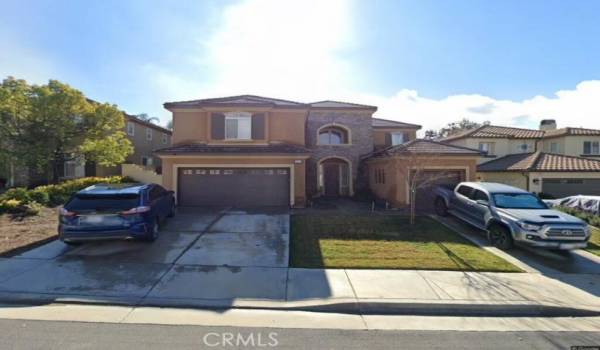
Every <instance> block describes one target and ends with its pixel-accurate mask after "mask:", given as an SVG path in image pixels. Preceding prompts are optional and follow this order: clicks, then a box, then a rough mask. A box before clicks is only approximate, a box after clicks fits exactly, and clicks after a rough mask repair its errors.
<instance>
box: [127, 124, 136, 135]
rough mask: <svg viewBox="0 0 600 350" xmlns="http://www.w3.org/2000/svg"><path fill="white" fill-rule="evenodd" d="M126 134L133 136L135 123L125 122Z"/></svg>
mask: <svg viewBox="0 0 600 350" xmlns="http://www.w3.org/2000/svg"><path fill="white" fill-rule="evenodd" d="M127 135H129V136H135V124H133V123H132V122H127Z"/></svg>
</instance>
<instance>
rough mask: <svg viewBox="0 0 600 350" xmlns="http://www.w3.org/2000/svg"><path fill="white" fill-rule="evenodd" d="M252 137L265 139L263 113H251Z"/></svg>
mask: <svg viewBox="0 0 600 350" xmlns="http://www.w3.org/2000/svg"><path fill="white" fill-rule="evenodd" d="M252 139H253V140H264V139H265V115H264V113H255V114H253V115H252Z"/></svg>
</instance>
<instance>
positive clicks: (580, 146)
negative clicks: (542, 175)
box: [538, 119, 600, 159]
mask: <svg viewBox="0 0 600 350" xmlns="http://www.w3.org/2000/svg"><path fill="white" fill-rule="evenodd" d="M541 128H543V130H544V137H543V138H542V140H541V142H540V144H539V145H538V150H539V151H542V152H547V153H554V154H563V155H568V156H576V157H586V158H598V159H600V130H596V129H584V128H561V129H557V128H556V122H555V121H554V120H551V119H547V120H542V124H541Z"/></svg>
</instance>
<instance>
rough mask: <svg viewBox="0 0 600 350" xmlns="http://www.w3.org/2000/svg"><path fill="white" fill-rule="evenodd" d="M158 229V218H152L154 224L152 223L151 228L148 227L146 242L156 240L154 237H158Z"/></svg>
mask: <svg viewBox="0 0 600 350" xmlns="http://www.w3.org/2000/svg"><path fill="white" fill-rule="evenodd" d="M158 230H159V222H158V218H156V219H154V224H153V225H152V228H151V229H150V232H149V233H148V236H147V237H146V240H147V241H148V242H154V241H156V239H157V238H158Z"/></svg>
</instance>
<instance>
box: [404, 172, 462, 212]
mask: <svg viewBox="0 0 600 350" xmlns="http://www.w3.org/2000/svg"><path fill="white" fill-rule="evenodd" d="M419 177H420V179H421V181H420V182H421V183H423V182H425V184H424V185H423V187H421V188H419V189H418V190H417V198H416V202H415V203H416V208H417V210H418V211H419V212H426V213H430V212H433V208H434V207H433V204H434V200H435V198H434V197H435V196H434V194H433V192H432V188H433V187H435V186H439V185H446V186H448V187H451V188H454V187H455V186H456V185H457V184H458V183H460V182H462V181H464V179H465V178H466V176H465V171H464V170H453V171H449V170H443V171H440V170H435V171H434V170H431V171H424V172H422V173H421V174H420V176H419Z"/></svg>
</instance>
